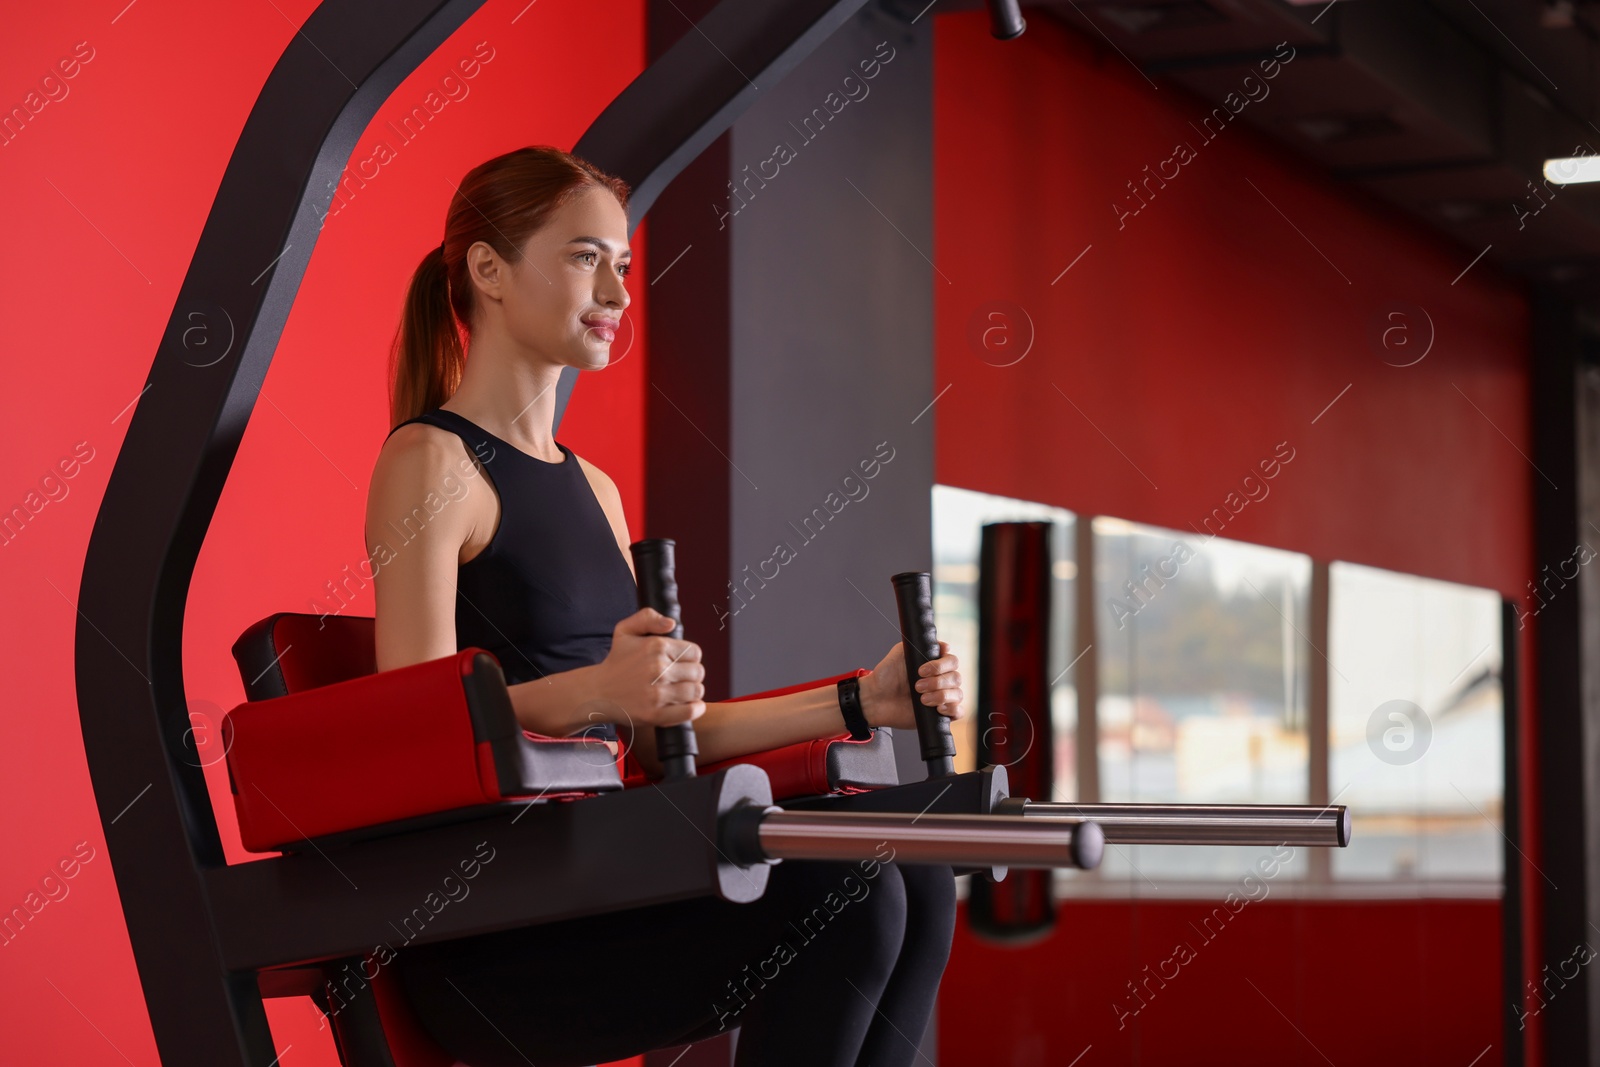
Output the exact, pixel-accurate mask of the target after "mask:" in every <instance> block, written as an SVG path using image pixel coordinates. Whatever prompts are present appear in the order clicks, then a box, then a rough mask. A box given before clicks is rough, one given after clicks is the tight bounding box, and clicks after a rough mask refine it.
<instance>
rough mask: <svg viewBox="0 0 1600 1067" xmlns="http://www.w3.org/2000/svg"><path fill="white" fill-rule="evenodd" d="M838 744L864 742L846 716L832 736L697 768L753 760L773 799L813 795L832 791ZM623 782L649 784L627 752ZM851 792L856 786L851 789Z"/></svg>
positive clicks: (850, 674) (860, 671) (711, 770)
mask: <svg viewBox="0 0 1600 1067" xmlns="http://www.w3.org/2000/svg"><path fill="white" fill-rule="evenodd" d="M871 673H872V671H870V670H869V669H867V668H865V667H859V668H857V669H856V670H853V671H845V672H844V673H843V674H835V675H830V676H829V677H827V678H818V679H816V680H815V681H810V682H800V683H799V684H797V685H788V686H784V687H783V688H781V689H767V690H763V691H762V692H759V693H748V694H746V695H744V696H739V697H729V698H728V700H727V701H726V702H727V703H732V702H733V701H737V700H760V699H762V698H763V697H779V696H786V695H787V694H789V693H800V692H804V691H805V690H807V689H818V688H820V687H822V686H825V685H836V684H838V683H839V682H841V681H843V680H844V679H846V678H859V677H861V676H862V675H864V674H871ZM836 744H847V745H864V744H866V742H865V741H856V740H854V739H853V738H851V736H850V731H849V730H846V729H844V720H843V719H840V729H839V732H838V733H837V734H834V735H832V736H830V737H819V738H813V739H812V740H809V741H800V742H797V743H796V744H792V745H785V746H783V747H782V748H769V749H766V750H764V751H761V752H751V753H748V754H746V755H743V756H732V757H730V758H728V759H725V760H719V761H718V762H716V763H706V764H701V765H699V766H698V767H697V768H696V770H697V771H698V773H700V774H715V773H716V772H717V771H720V770H722V769H723V768H724V767H728V766H731V765H733V764H735V763H750V764H754V765H755V766H757V767H760V768H761V769H762V770H764V771H766V772H767V777H768V778H769V779H771V781H772V795H773V798H774V799H782V798H784V797H797V796H810V795H811V794H813V793H827V792H831V791H832V786H831V785H830V784H829V782H828V748H829V747H830V746H832V745H836ZM622 770H623V784H624V785H625V786H627V788H629V789H632V788H635V787H636V786H641V785H649V784H650V779H649V778H648V777H647V776H646V775H645V773H644V768H643V767H641V766H640V765H639V761H638V760H636V759H634V758H633V754H632V753H631V752H630V753H628V754H627V755H626V756H625V757H624V760H623V767H622ZM848 791H849V792H855V791H856V790H854V789H850V790H848Z"/></svg>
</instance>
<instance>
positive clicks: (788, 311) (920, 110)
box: [707, 7, 936, 780]
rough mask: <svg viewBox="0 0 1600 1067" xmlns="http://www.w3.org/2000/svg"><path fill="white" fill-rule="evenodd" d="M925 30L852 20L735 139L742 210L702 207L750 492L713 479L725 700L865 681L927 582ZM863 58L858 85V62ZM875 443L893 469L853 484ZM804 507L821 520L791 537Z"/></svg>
mask: <svg viewBox="0 0 1600 1067" xmlns="http://www.w3.org/2000/svg"><path fill="white" fill-rule="evenodd" d="M932 21H933V20H932V19H931V18H928V19H924V20H922V21H920V22H919V23H917V24H916V25H915V26H908V25H907V24H905V23H903V22H899V21H897V20H895V19H892V18H891V17H889V16H887V15H884V14H883V13H881V12H879V11H878V10H876V9H875V8H871V7H869V8H866V9H863V11H862V12H861V13H860V15H858V16H857V17H856V18H855V19H853V20H851V21H850V22H849V23H847V24H846V25H845V26H844V27H842V28H841V29H840V30H839V31H838V32H837V33H836V34H834V36H833V38H832V39H831V40H829V41H828V43H827V44H826V45H824V46H823V48H821V49H819V51H818V52H817V53H816V54H814V55H813V56H812V57H811V58H810V59H809V60H808V61H807V63H806V64H805V66H804V67H803V68H802V69H801V70H799V71H796V72H795V73H793V74H791V75H790V76H789V77H788V78H786V79H785V80H784V81H783V82H782V83H781V84H779V85H777V86H776V87H774V88H773V89H772V90H770V91H769V93H768V95H767V96H766V97H765V98H764V99H763V100H762V101H761V102H760V103H758V104H757V105H756V106H755V107H754V108H753V109H751V111H750V112H749V113H747V114H746V115H745V116H744V117H743V118H742V119H741V120H740V121H739V122H738V124H737V125H736V126H735V127H734V130H733V135H732V151H731V153H730V155H731V165H730V170H731V171H732V172H733V174H734V176H735V177H736V179H738V180H739V181H740V182H742V183H745V184H743V185H741V193H743V195H744V200H743V203H742V205H741V203H740V202H739V201H731V202H728V201H725V202H724V204H723V205H722V206H721V207H720V208H712V207H708V208H707V210H708V211H713V212H717V211H720V210H730V206H731V207H732V208H737V209H738V210H737V214H733V213H731V212H730V215H729V217H728V218H727V219H726V222H727V224H728V225H729V226H731V227H732V256H731V259H732V267H731V275H732V320H733V330H732V347H733V356H732V365H733V388H732V398H731V408H732V412H731V422H732V430H731V438H732V446H733V451H732V459H733V462H734V464H735V465H736V466H737V467H738V468H739V469H740V470H742V471H743V472H744V474H745V475H747V476H748V478H749V480H748V481H747V480H746V479H745V477H743V476H741V475H740V474H739V473H737V472H730V474H731V485H732V491H731V494H730V496H731V501H732V504H731V508H730V511H731V514H732V518H731V528H732V536H731V541H730V558H729V567H728V570H729V576H730V578H731V579H732V580H733V581H735V582H736V583H739V582H748V584H747V585H745V586H743V588H744V589H746V590H748V591H749V592H747V593H746V594H745V599H744V600H743V601H741V600H739V599H734V598H732V596H731V594H730V596H729V598H727V599H726V601H725V603H724V604H723V606H722V610H724V611H727V612H728V615H727V616H726V618H725V619H724V620H723V621H725V622H726V623H727V624H728V625H729V627H730V628H731V630H732V680H733V689H734V691H735V692H751V691H753V690H759V689H762V688H768V687H772V686H778V685H784V684H789V683H792V682H795V681H799V680H802V679H804V678H808V677H815V676H817V675H822V674H829V673H835V672H838V671H841V670H847V669H850V668H853V667H857V666H861V667H872V666H875V665H876V664H877V662H878V660H879V659H880V658H881V657H882V656H883V655H884V653H886V652H887V651H888V650H889V649H890V647H892V646H893V644H894V643H895V641H897V640H898V639H899V630H898V625H897V623H896V621H895V619H896V616H895V607H894V600H893V597H892V594H891V590H890V585H889V576H890V575H891V574H893V573H895V572H896V571H902V570H920V569H927V568H929V567H930V566H931V565H932V549H931V532H930V531H931V511H930V506H931V505H930V487H931V486H932V484H933V420H934V418H935V411H936V409H935V410H930V411H928V412H927V413H926V414H922V415H921V417H920V418H917V416H918V414H919V412H922V411H923V409H924V408H925V407H926V406H927V405H928V403H929V401H930V400H931V399H932V398H933V394H934V389H933V377H932V375H933V325H932V324H933V284H934V272H933V268H932V267H931V265H930V264H929V262H928V259H927V258H925V257H928V256H931V255H932V254H933V188H932V164H933V158H932V156H933V123H932V83H933V64H932ZM874 59H877V60H878V62H879V63H880V66H879V67H878V69H877V73H876V75H875V76H874V77H873V78H871V79H870V80H869V79H866V78H865V77H863V75H862V71H861V69H860V67H859V64H860V62H861V61H863V60H874ZM847 79H848V80H847ZM830 94H837V95H835V96H833V97H832V98H831V99H830ZM852 94H853V96H854V97H855V99H851V95H852ZM841 101H848V102H847V103H843V104H842V106H841ZM832 108H837V109H838V111H837V113H836V114H835V113H833V112H832V110H831V109H832ZM814 109H820V112H821V114H822V115H825V116H826V119H825V120H824V119H822V118H820V117H818V116H817V115H816V114H814ZM808 116H810V117H811V122H810V125H809V126H808V125H807V124H806V121H805V120H806V118H807V117H808ZM808 137H809V140H808V139H807V138H808ZM780 144H783V145H785V146H787V148H788V149H789V152H783V153H780V152H776V146H778V145H780ZM790 153H792V154H790ZM769 159H771V160H773V162H772V163H765V164H764V163H763V161H766V160H769ZM747 167H748V170H747V169H746V168H747ZM763 174H764V175H767V176H771V177H770V180H766V181H764V183H762V182H759V181H758V180H757V179H758V178H759V177H761V176H762V175H763ZM747 190H748V191H747ZM752 193H753V195H751V194H752ZM914 418H915V419H916V421H915V423H913V421H912V420H913V419H914ZM884 443H886V445H885V447H884V448H883V449H882V454H883V455H889V454H890V450H892V459H889V460H888V461H887V462H885V463H883V464H882V465H881V468H880V469H879V471H878V474H877V476H876V477H874V478H871V479H870V480H869V479H865V478H863V477H861V472H860V470H859V469H858V464H860V462H861V461H863V460H872V459H873V458H875V453H876V452H877V451H878V449H879V446H880V444H884ZM852 474H854V475H855V479H854V480H853V481H851V482H848V483H847V482H846V478H847V477H849V476H851V475H852ZM752 483H753V484H752ZM830 493H835V494H837V495H836V496H835V497H834V498H833V500H832V501H831V506H832V508H837V509H839V510H838V513H837V514H833V513H832V511H831V510H830V507H829V504H830V502H829V501H828V496H829V494H830ZM850 494H854V495H855V496H856V497H858V498H859V499H851V497H850ZM841 502H843V503H842V506H841ZM814 508H820V509H821V510H822V512H823V514H824V515H825V516H826V520H825V521H823V520H820V519H816V518H813V520H812V526H811V529H810V530H809V531H808V530H807V529H806V528H805V527H804V525H803V521H804V519H805V518H806V516H807V515H809V514H811V513H812V511H813V509H814ZM808 537H809V540H808V539H807V538H808ZM780 544H781V545H785V546H787V551H786V552H775V550H776V549H777V546H779V545H780ZM791 553H792V558H788V559H787V562H783V560H784V559H785V558H786V557H787V556H788V555H789V554H791ZM768 560H771V562H770V563H769V562H766V561H768ZM746 568H748V570H747V569H746ZM763 574H764V575H765V576H770V580H765V581H763V580H762V579H763ZM852 586H854V587H852ZM858 589H859V590H860V591H859V592H858V591H857V590H858ZM752 593H753V595H751V594H752ZM863 594H865V595H863ZM719 618H720V616H719ZM797 620H798V622H797ZM822 620H826V621H825V622H821V621H822ZM914 740H915V739H914V736H912V735H911V734H909V732H904V733H902V734H900V736H899V737H897V744H899V745H901V746H903V747H902V748H901V756H902V777H903V778H905V779H906V780H913V779H918V778H921V777H923V768H922V765H921V761H920V760H918V759H916V753H915V745H914ZM907 755H909V756H910V757H911V758H910V762H909V763H907V762H906V759H905V757H906V756H907Z"/></svg>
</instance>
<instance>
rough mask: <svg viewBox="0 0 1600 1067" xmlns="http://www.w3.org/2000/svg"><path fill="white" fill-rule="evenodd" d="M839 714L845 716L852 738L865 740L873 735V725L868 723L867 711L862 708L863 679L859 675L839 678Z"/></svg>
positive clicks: (845, 722)
mask: <svg viewBox="0 0 1600 1067" xmlns="http://www.w3.org/2000/svg"><path fill="white" fill-rule="evenodd" d="M838 688H839V714H841V715H843V716H844V724H845V726H847V727H849V728H850V739H851V740H853V741H865V740H867V739H868V738H870V737H871V736H872V727H871V726H870V725H868V724H867V713H866V712H864V711H862V710H861V679H860V678H857V677H854V676H852V677H849V678H841V679H839V687H838Z"/></svg>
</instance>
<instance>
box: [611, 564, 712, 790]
mask: <svg viewBox="0 0 1600 1067" xmlns="http://www.w3.org/2000/svg"><path fill="white" fill-rule="evenodd" d="M676 544H677V542H675V541H673V540H672V539H671V538H668V537H651V538H646V539H645V540H643V541H635V542H634V543H633V544H631V545H629V546H628V549H629V550H630V551H631V552H632V553H633V569H634V572H635V573H636V574H637V575H638V582H639V606H640V607H641V608H655V609H656V610H657V611H659V612H661V614H663V615H665V616H666V617H667V618H669V619H671V620H672V621H673V622H675V623H677V624H678V625H676V626H674V627H673V628H672V632H671V633H669V634H667V635H666V636H668V637H672V638H677V639H679V640H682V638H683V613H682V610H681V609H680V608H679V607H678V575H677V563H676V560H675V558H674V552H673V549H674V546H675V545H676ZM699 751H700V750H699V748H698V747H697V746H696V745H695V743H694V724H693V723H687V722H685V723H679V724H678V725H677V726H657V727H656V758H657V759H659V760H660V761H661V770H662V777H663V778H664V779H667V780H672V779H676V778H693V777H694V776H695V756H696V755H698V754H699Z"/></svg>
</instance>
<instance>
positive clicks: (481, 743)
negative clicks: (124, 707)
mask: <svg viewBox="0 0 1600 1067" xmlns="http://www.w3.org/2000/svg"><path fill="white" fill-rule="evenodd" d="M481 654H482V653H481V652H479V651H478V650H475V649H464V650H462V651H461V652H457V653H455V654H454V655H450V656H444V657H442V658H440V659H436V660H430V661H428V662H425V663H416V664H412V665H411V666H409V667H400V668H397V669H394V670H388V671H383V672H381V673H378V674H371V675H366V676H364V677H360V678H352V679H350V680H349V681H344V682H338V683H336V684H333V685H327V686H320V687H318V688H315V689H307V690H305V691H303V692H299V693H292V694H290V695H288V696H282V697H274V698H273V699H270V700H258V701H249V702H246V703H243V704H240V705H239V706H238V707H236V708H234V709H233V710H232V711H230V712H228V714H227V716H226V718H224V719H223V724H222V737H223V745H224V751H225V752H226V753H227V757H226V758H227V764H228V776H229V780H230V783H231V784H232V786H233V791H234V798H233V799H234V806H235V809H236V810H237V812H238V816H239V833H240V837H241V838H242V840H243V843H244V847H245V848H247V849H249V850H250V851H252V852H263V851H271V850H272V849H274V848H277V847H279V846H281V845H283V844H285V843H287V842H292V841H298V840H300V839H302V838H308V837H319V836H321V835H324V834H329V833H336V832H339V831H342V830H349V829H353V828H356V827H365V826H372V825H375V824H378V823H384V822H389V821H392V820H396V819H403V818H408V817H410V816H414V815H424V814H429V813H433V812H440V811H447V810H450V809H452V808H460V807H466V806H470V805H475V804H484V803H492V802H494V801H497V800H500V799H501V794H500V786H499V779H498V776H497V772H496V768H495V763H494V758H493V754H492V752H491V741H492V740H494V739H493V738H490V737H478V736H475V730H474V720H473V716H472V711H471V709H470V708H469V706H468V699H467V689H466V684H465V683H466V680H467V678H468V677H469V676H471V674H472V673H473V661H474V657H475V656H478V655H481ZM502 684H503V683H502Z"/></svg>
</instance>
